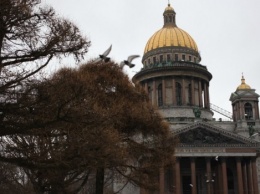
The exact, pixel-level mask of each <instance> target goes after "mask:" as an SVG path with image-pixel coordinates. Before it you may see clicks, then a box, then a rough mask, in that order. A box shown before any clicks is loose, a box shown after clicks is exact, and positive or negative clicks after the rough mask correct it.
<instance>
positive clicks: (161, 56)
mask: <svg viewBox="0 0 260 194" xmlns="http://www.w3.org/2000/svg"><path fill="white" fill-rule="evenodd" d="M162 62H163V55H160V63H162Z"/></svg>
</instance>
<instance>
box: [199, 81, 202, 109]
mask: <svg viewBox="0 0 260 194" xmlns="http://www.w3.org/2000/svg"><path fill="white" fill-rule="evenodd" d="M199 107H202V90H201V81H200V80H199Z"/></svg>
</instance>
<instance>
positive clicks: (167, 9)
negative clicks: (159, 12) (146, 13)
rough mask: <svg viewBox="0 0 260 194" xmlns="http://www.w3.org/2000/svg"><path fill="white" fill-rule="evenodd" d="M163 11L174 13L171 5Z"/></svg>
mask: <svg viewBox="0 0 260 194" xmlns="http://www.w3.org/2000/svg"><path fill="white" fill-rule="evenodd" d="M164 11H174V9H173V8H172V6H171V4H168V6H167V7H166V8H165V10H164Z"/></svg>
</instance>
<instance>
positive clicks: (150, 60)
mask: <svg viewBox="0 0 260 194" xmlns="http://www.w3.org/2000/svg"><path fill="white" fill-rule="evenodd" d="M200 60H201V58H200V55H199V53H197V52H194V51H193V50H191V49H187V48H182V47H177V48H176V47H168V48H167V47H166V48H158V49H155V50H152V51H149V52H148V53H146V54H145V55H144V56H143V60H142V63H143V64H144V67H146V66H149V65H154V64H158V63H166V62H176V61H188V62H195V63H198V62H199V61H200Z"/></svg>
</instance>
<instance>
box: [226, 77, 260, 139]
mask: <svg viewBox="0 0 260 194" xmlns="http://www.w3.org/2000/svg"><path fill="white" fill-rule="evenodd" d="M258 98H259V95H258V94H257V93H256V92H255V89H251V87H250V86H249V85H248V84H246V82H245V78H244V76H243V75H242V78H241V84H240V85H239V86H238V87H237V89H236V91H235V92H233V93H232V94H231V96H230V99H229V100H230V101H231V103H232V111H233V120H234V122H236V130H237V132H242V133H245V135H246V134H247V135H248V133H249V136H251V135H253V134H252V133H254V132H258V131H259V129H260V122H259V106H258ZM247 132H248V133H247Z"/></svg>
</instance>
